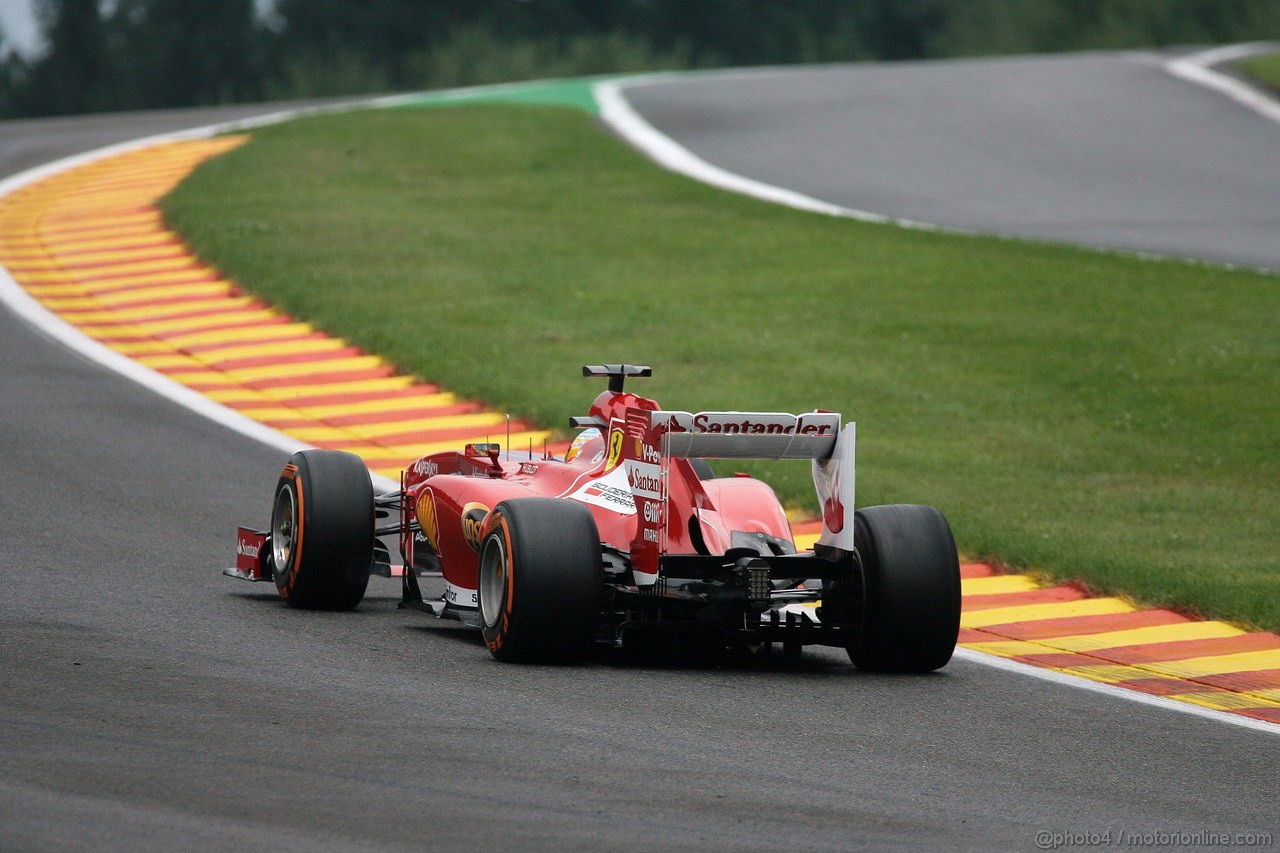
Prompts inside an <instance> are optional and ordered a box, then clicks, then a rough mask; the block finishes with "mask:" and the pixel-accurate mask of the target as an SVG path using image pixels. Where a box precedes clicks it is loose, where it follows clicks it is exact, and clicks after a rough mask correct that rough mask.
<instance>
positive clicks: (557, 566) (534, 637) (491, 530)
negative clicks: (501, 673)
mask: <svg viewBox="0 0 1280 853" xmlns="http://www.w3.org/2000/svg"><path fill="white" fill-rule="evenodd" d="M603 584H604V570H603V568H602V567H601V559H600V534H599V532H598V531H597V530H596V522H595V519H594V518H592V516H591V512H590V511H589V510H588V509H587V508H586V507H585V506H583V505H582V504H578V503H573V502H570V501H566V500H558V499H555V498H520V499H515V500H508V501H503V502H502V503H500V504H498V505H497V506H496V507H494V510H493V512H492V513H490V515H489V517H488V519H487V520H486V522H485V535H484V539H483V541H482V543H481V548H480V573H479V580H478V583H477V584H476V587H477V595H478V598H479V606H480V629H481V632H482V633H483V634H484V641H485V644H486V645H487V646H488V647H489V651H490V653H492V654H493V656H494V657H495V658H497V659H498V660H500V661H507V662H522V663H576V662H578V661H581V660H582V659H583V658H585V657H586V656H587V654H588V653H589V652H590V651H591V648H592V646H593V645H594V644H595V639H596V634H597V631H598V629H599V625H600V610H601V596H602V592H603Z"/></svg>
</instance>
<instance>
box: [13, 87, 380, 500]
mask: <svg viewBox="0 0 1280 853" xmlns="http://www.w3.org/2000/svg"><path fill="white" fill-rule="evenodd" d="M366 103H370V102H365V101H361V102H350V103H345V104H338V105H332V106H323V107H304V108H299V109H293V110H282V111H280V112H274V113H268V114H266V115H261V116H254V117H252V118H247V119H238V120H236V121H226V122H219V123H217V124H208V125H202V126H200V127H193V128H188V129H186V130H179V131H174V132H172V133H161V134H157V135H155V136H147V137H143V138H140V139H134V140H130V141H127V142H121V143H118V144H115V145H108V146H105V147H103V148H98V149H95V150H93V151H87V152H85V153H83V154H76V155H74V156H71V157H64V158H62V159H61V160H55V161H54V162H52V163H47V164H45V165H43V166H36V167H35V168H32V169H27V170H26V171H24V172H20V173H18V174H17V175H14V176H12V177H10V178H7V179H5V180H3V181H0V197H3V196H7V195H9V194H10V193H12V192H14V191H16V190H18V189H19V188H21V187H25V186H27V185H28V184H32V183H35V182H36V181H39V180H43V179H44V178H48V177H51V176H53V175H57V174H60V173H62V172H66V171H69V170H71V169H75V168H78V167H80V166H84V165H87V164H89V163H93V162H95V161H97V160H101V159H103V158H106V157H111V156H113V155H116V154H123V153H125V152H127V151H134V150H137V149H139V148H146V147H149V146H152V145H160V144H163V143H166V142H181V141H185V140H193V139H208V138H209V137H212V136H216V135H217V134H219V133H231V132H234V131H238V130H246V129H249V128H253V127H262V126H264V125H269V124H278V123H279V122H282V121H288V120H289V119H293V118H297V117H299V116H303V115H314V114H319V113H327V112H342V111H347V110H352V109H359V108H362V107H363V106H364V105H365V104H366ZM0 303H3V304H4V305H5V306H7V307H8V308H9V310H11V311H13V313H15V314H17V315H18V316H19V317H21V318H22V319H24V320H26V321H27V322H28V323H30V324H31V325H32V326H34V327H35V328H36V329H37V330H38V331H40V332H42V333H43V334H45V335H46V336H48V337H50V338H52V339H53V340H55V341H58V342H59V343H61V344H63V345H64V346H66V347H68V348H70V349H71V350H73V351H74V352H76V353H79V354H80V355H82V356H84V357H85V358H87V359H88V360H90V361H92V362H94V363H96V364H100V365H102V366H103V367H105V368H107V369H108V370H113V371H115V372H116V373H118V374H120V375H121V376H123V377H124V378H126V379H129V380H132V381H133V382H136V383H138V384H139V385H142V386H143V387H145V388H148V389H150V390H151V391H154V392H155V393H157V394H159V395H160V396H162V397H165V398H167V399H169V400H172V401H173V402H175V403H177V404H178V405H179V406H183V407H184V408H187V409H189V410H191V411H193V412H195V413H196V414H199V415H203V416H204V417H206V418H208V419H209V420H211V421H213V422H215V423H217V424H219V425H221V426H224V427H226V428H227V429H230V430H233V431H234V432H238V433H240V434H241V435H244V436H247V437H249V438H252V439H254V440H256V441H260V442H262V443H263V444H265V445H267V446H268V447H274V448H278V449H279V450H282V451H284V452H285V453H290V454H292V453H295V452H297V451H299V450H304V449H307V448H309V447H311V445H309V444H307V443H305V442H302V441H299V440H298V439H296V438H293V437H292V436H288V435H285V434H284V433H282V432H279V431H278V430H274V429H272V428H271V427H269V426H266V425H265V424H261V423H259V422H258V421H255V420H253V419H252V418H248V417H245V416H244V415H242V414H240V413H239V412H237V411H236V410H235V409H232V408H229V407H227V406H224V405H222V404H221V403H218V402H215V401H213V400H211V399H209V398H208V397H206V396H204V395H203V394H201V393H200V392H198V391H193V390H192V389H190V388H188V387H186V386H185V385H182V384H181V383H178V382H175V381H174V380H172V379H170V378H169V377H167V376H165V375H163V374H161V373H157V372H156V371H154V370H152V369H151V368H149V367H144V366H143V365H141V364H138V363H137V362H136V361H133V360H132V359H130V358H127V357H126V356H123V355H121V354H120V353H118V352H116V351H115V350H113V349H111V348H110V347H107V346H104V345H103V344H100V343H98V342H97V341H95V340H93V339H92V338H90V337H89V336H88V335H86V334H84V333H83V332H81V331H80V330H79V329H77V328H76V327H75V326H73V325H71V324H70V323H68V322H66V321H65V320H63V319H62V318H60V317H58V316H56V315H54V314H53V313H52V312H50V311H49V310H48V309H46V308H45V307H44V306H43V305H41V304H40V303H38V302H37V301H36V300H34V299H32V298H31V295H30V294H28V293H27V292H26V290H24V289H23V288H22V287H21V286H20V285H19V284H18V283H17V282H16V281H15V280H14V278H13V276H12V275H11V274H10V273H9V270H7V269H5V268H4V267H3V266H0ZM370 476H371V477H372V479H373V485H374V488H376V489H378V490H380V491H395V490H397V489H399V488H400V484H399V483H398V482H396V481H394V480H392V479H391V478H389V477H384V476H383V475H381V474H376V473H373V472H370Z"/></svg>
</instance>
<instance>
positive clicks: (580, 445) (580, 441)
mask: <svg viewBox="0 0 1280 853" xmlns="http://www.w3.org/2000/svg"><path fill="white" fill-rule="evenodd" d="M603 453H604V435H603V434H602V433H601V432H600V430H599V429H597V428H596V427H589V428H587V429H584V430H583V431H582V432H580V433H578V436H577V438H575V439H574V440H573V443H572V444H570V445H569V450H568V451H567V452H566V453H565V454H564V461H565V462H572V461H573V460H574V459H577V458H578V457H579V456H581V457H582V458H583V459H584V460H588V461H589V460H592V459H595V457H597V456H601V455H602V454H603ZM584 454H585V455H584ZM597 461H598V460H597Z"/></svg>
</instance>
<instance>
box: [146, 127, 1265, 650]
mask: <svg viewBox="0 0 1280 853" xmlns="http://www.w3.org/2000/svg"><path fill="white" fill-rule="evenodd" d="M163 206H164V210H165V214H166V216H167V218H168V220H169V221H170V223H171V224H172V225H173V227H175V228H176V229H177V230H178V231H179V232H180V233H182V234H183V235H184V236H185V237H186V238H187V239H188V240H189V241H190V242H191V244H192V245H193V246H194V247H195V249H196V251H197V252H198V253H199V254H200V255H201V256H203V257H204V258H206V259H208V260H210V261H212V262H213V263H215V264H217V265H218V266H219V267H220V268H222V269H223V270H225V271H226V272H227V273H229V274H230V275H231V276H232V277H234V278H235V279H236V280H238V281H239V282H241V283H243V284H245V285H247V286H248V287H249V288H250V289H252V290H253V291H255V292H257V293H260V294H261V295H262V296H263V297H264V298H266V299H268V300H270V301H272V302H274V303H276V304H278V305H280V306H281V307H283V308H284V309H285V310H287V311H289V312H291V313H293V314H296V315H298V316H301V317H305V318H307V319H309V320H312V321H315V322H317V323H318V324H319V325H321V326H322V327H324V328H326V329H328V330H329V331H331V332H333V333H335V334H339V335H342V336H344V337H347V338H350V339H351V340H354V341H357V342H359V343H360V344H362V345H363V346H365V347H367V348H369V349H371V350H374V351H376V352H378V353H380V354H383V355H385V356H386V357H388V358H390V359H391V360H393V361H395V362H396V363H398V364H399V365H401V366H402V367H404V368H405V369H407V370H409V371H412V372H414V373H417V374H420V375H422V376H425V377H429V378H431V379H432V380H433V381H438V382H442V383H444V384H446V385H448V386H449V387H451V388H453V389H456V390H457V391H459V392H461V393H463V394H466V395H472V396H474V397H477V398H480V399H483V400H486V401H488V402H489V403H491V404H493V405H496V406H499V407H503V408H505V409H507V410H509V411H511V412H513V413H515V414H519V415H521V416H527V417H530V418H533V419H535V420H537V421H539V422H542V423H544V424H550V425H560V424H563V423H564V422H565V419H566V417H567V416H569V415H573V414H582V413H583V411H582V410H584V409H585V405H586V402H587V400H589V399H590V397H591V396H592V395H594V394H595V393H596V390H597V389H596V387H595V385H593V384H588V383H587V382H586V381H585V380H583V379H582V378H581V377H580V376H579V375H578V367H579V366H580V365H582V364H584V363H587V362H600V361H623V360H625V361H631V362H642V363H648V364H652V365H653V366H654V368H655V377H654V379H652V380H648V385H646V386H645V387H644V389H643V390H644V391H645V392H647V393H649V394H650V395H651V396H654V397H656V398H657V399H658V400H659V401H660V402H662V403H663V404H664V405H665V406H668V407H672V408H688V409H693V410H697V409H717V408H729V409H746V410H749V409H765V410H791V411H799V410H805V409H809V408H812V407H815V406H817V407H822V408H828V409H833V410H837V411H842V412H844V413H845V414H846V416H847V417H852V418H854V419H856V420H857V421H858V425H859V430H858V432H859V439H860V447H859V469H860V471H859V475H860V476H859V484H858V486H859V493H858V497H859V503H860V504H863V505H865V504H875V503H892V502H910V503H931V504H935V505H937V506H939V507H940V508H942V509H943V511H944V512H945V513H946V514H947V516H948V517H949V518H950V520H951V522H952V525H953V527H954V528H955V532H956V535H957V539H958V540H959V542H960V545H961V547H962V549H963V550H964V551H965V552H967V553H968V554H970V555H974V556H988V557H993V558H995V559H997V560H1000V561H1003V562H1004V563H1006V564H1009V565H1011V566H1013V567H1034V568H1036V569H1039V570H1042V571H1045V572H1048V573H1050V574H1052V575H1054V576H1057V577H1062V578H1083V579H1085V580H1087V581H1088V582H1089V583H1091V584H1092V585H1093V586H1095V587H1096V588H1098V589H1099V590H1102V591H1106V592H1123V593H1128V594H1131V595H1134V596H1137V597H1139V598H1140V599H1142V600H1144V601H1146V602H1148V603H1150V604H1155V605H1171V606H1177V607H1183V608H1188V609H1194V610H1196V611H1199V612H1202V613H1205V614H1211V615H1215V616H1220V617H1225V618H1231V619H1235V620H1240V621H1244V622H1248V623H1253V624H1256V625H1260V626H1265V627H1267V628H1270V629H1280V595H1278V594H1277V591H1278V588H1280V561H1278V558H1277V548H1276V545H1277V530H1278V529H1280V523H1278V522H1280V512H1278V508H1280V462H1278V461H1277V460H1280V430H1278V429H1277V424H1280V335H1277V333H1276V319H1277V317H1280V277H1276V276H1269V275H1264V274H1260V273H1256V272H1250V271H1243V270H1228V269H1224V268H1219V267H1213V266H1207V265H1197V264H1187V263H1178V262H1161V261H1149V260H1140V259H1137V258H1133V257H1123V256H1118V255H1112V254H1105V253H1100V252H1093V251H1086V250H1080V249H1074V248H1070V247H1061V246H1052V245H1041V244H1033V243H1025V242H1016V241H1009V240H1001V239H995V238H983V237H962V236H954V235H944V234H937V233H928V232H924V231H911V230H903V229H899V228H895V227H890V226H881V225H872V224H864V223H858V222H852V221H847V220H838V219H830V218H824V217H821V216H816V215H811V214H805V213H800V212H797V211H792V210H788V209H784V208H779V207H775V206H771V205H768V204H765V203H762V202H757V201H754V200H751V199H747V198H743V197H739V196H735V195H732V194H729V193H724V192H720V191H717V190H714V189H711V188H708V187H705V186H702V185H700V184H696V183H694V182H692V181H689V180H687V179H684V178H681V177H678V176H674V175H671V174H668V173H666V172H664V171H662V170H660V169H659V168H657V167H656V166H653V165H651V164H649V163H648V162H646V161H645V160H643V159H642V158H640V157H639V156H637V155H636V154H635V153H634V152H633V151H631V150H630V149H629V148H627V147H626V146H625V145H623V144H621V143H619V142H617V141H616V140H614V139H611V138H609V137H608V136H606V135H604V134H602V133H600V132H599V130H598V129H597V128H596V127H594V126H593V124H592V120H591V119H590V117H588V116H586V115H584V114H583V113H581V112H579V111H576V110H572V109H563V108H550V107H538V108H531V107H518V106H492V105H482V106H464V107H458V108H456V109H450V110H387V111H381V112H369V113H360V114H354V115H344V116H327V117H318V118H311V119H306V120H300V121H295V122H291V123H289V124H285V125H281V126H277V127H271V128H266V129H262V130H258V131H255V134H254V138H253V140H252V141H251V142H250V143H249V144H248V145H247V146H245V147H243V148H241V149H239V150H237V151H234V152H232V153H230V154H228V155H226V156H224V157H221V158H219V159H217V160H214V161H211V162H209V163H207V164H205V165H204V166H202V167H201V168H200V169H199V170H198V171H197V172H196V174H195V175H193V176H192V177H191V178H190V179H188V180H187V181H186V182H184V183H183V184H182V185H181V186H180V187H179V188H178V189H177V190H176V191H175V192H174V193H173V194H172V195H170V196H169V197H168V198H167V199H166V200H165V201H164V203H163ZM636 390H641V389H639V388H637V389H636ZM759 472H760V473H761V474H762V475H764V476H766V477H767V478H768V479H769V480H770V482H772V483H773V485H774V487H775V489H776V490H777V491H778V492H779V494H780V496H781V497H782V498H783V499H784V500H785V501H787V502H789V503H794V504H802V505H805V506H808V505H810V504H812V503H813V497H812V491H811V489H812V486H811V484H810V482H809V478H808V473H807V470H806V469H805V468H804V467H803V466H800V465H793V464H789V463H788V464H781V465H779V464H773V465H768V466H762V467H761V468H760V469H759Z"/></svg>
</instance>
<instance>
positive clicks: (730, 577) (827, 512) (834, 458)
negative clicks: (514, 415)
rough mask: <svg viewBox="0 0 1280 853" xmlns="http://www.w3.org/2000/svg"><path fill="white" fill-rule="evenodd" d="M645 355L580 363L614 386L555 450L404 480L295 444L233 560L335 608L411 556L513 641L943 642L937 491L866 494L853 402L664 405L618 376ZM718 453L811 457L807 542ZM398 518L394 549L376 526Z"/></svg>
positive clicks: (875, 652)
mask: <svg viewBox="0 0 1280 853" xmlns="http://www.w3.org/2000/svg"><path fill="white" fill-rule="evenodd" d="M651 373H652V371H651V370H650V369H649V368H648V367H640V366H635V365H627V364H607V365H596V366H588V367H585V368H583V375H585V376H596V377H607V378H608V380H609V388H608V390H607V391H604V392H603V393H601V394H600V395H599V396H598V397H596V399H595V401H594V402H593V403H592V404H591V407H590V410H589V411H588V413H587V415H586V416H585V417H575V418H572V419H571V421H570V424H571V426H572V427H574V428H576V429H580V430H582V432H581V433H579V435H578V436H577V438H576V440H575V441H574V442H573V444H572V446H571V447H570V448H569V450H568V452H567V453H566V454H565V456H564V457H563V458H557V457H552V456H551V455H549V454H547V453H543V454H541V455H536V456H535V455H534V454H533V453H532V452H531V453H527V454H526V453H516V452H512V451H511V450H510V449H507V450H506V451H505V452H504V451H503V450H502V449H501V448H500V447H499V446H498V445H497V444H469V445H467V446H466V447H465V448H464V449H462V450H460V451H453V452H446V453H434V454H431V455H429V456H424V457H422V458H421V459H417V460H415V461H413V462H412V463H411V464H410V465H409V466H408V468H407V470H405V472H404V473H403V475H402V477H401V481H402V487H401V489H400V490H399V491H396V492H391V493H388V494H382V495H375V494H374V492H373V488H372V486H371V483H370V478H369V473H368V471H367V470H366V469H365V467H364V465H363V463H362V462H361V460H360V459H359V457H357V456H354V455H352V454H349V453H343V452H340V451H332V450H304V451H302V452H300V453H296V454H294V456H293V457H292V458H291V459H290V460H289V462H288V464H287V465H285V466H284V470H283V471H282V472H281V474H280V480H279V482H278V484H277V486H276V491H275V499H274V503H273V509H272V513H271V527H270V529H269V530H267V531H258V530H252V529H249V528H243V527H242V528H240V531H239V538H238V545H237V549H236V550H237V555H238V556H237V566H236V568H234V569H227V570H226V573H227V574H229V575H232V576H234V577H239V578H244V579H246V580H252V581H274V582H275V584H276V587H277V588H278V589H279V591H280V595H281V597H283V598H284V599H285V601H287V602H288V603H289V604H290V605H292V606H295V607H302V608H315V609H332V610H345V609H350V608H353V607H355V606H356V605H357V604H359V602H360V600H361V598H362V597H363V596H364V593H365V588H366V586H367V584H368V582H369V576H370V574H379V575H382V576H384V577H399V578H400V579H401V584H402V591H403V599H402V602H401V607H406V608H416V609H419V610H424V611H427V612H429V613H432V614H434V615H435V616H437V617H440V618H445V619H457V620H460V621H462V622H464V623H466V624H468V625H474V626H476V627H478V628H479V629H480V630H481V632H482V633H483V635H484V639H485V642H486V643H487V645H488V647H489V651H490V652H491V653H492V654H493V656H494V657H496V658H497V659H499V660H503V661H573V660H579V659H581V658H583V657H584V656H585V655H586V654H587V653H588V652H589V651H590V650H591V649H592V648H593V647H594V646H595V645H597V644H605V645H608V646H615V647H623V648H626V647H631V646H636V645H644V644H648V643H652V642H654V641H657V642H659V643H673V642H674V643H684V642H696V643H705V644H709V645H714V646H715V647H718V648H734V647H745V648H751V649H757V650H758V649H760V648H761V647H764V648H770V647H771V645H770V644H773V643H779V644H781V645H782V647H783V649H785V650H786V651H788V652H791V653H795V652H798V651H799V650H800V648H801V647H802V646H803V645H806V644H820V645H827V646H838V647H842V648H845V649H847V650H848V653H849V656H850V658H851V659H852V660H853V662H854V664H856V665H857V666H859V667H861V668H864V669H871V670H881V671H898V672H925V671H929V670H933V669H937V668H939V667H941V666H943V665H944V664H946V663H947V661H948V660H949V659H950V657H951V654H952V651H953V650H954V648H955V644H956V636H957V634H958V633H959V626H960V572H959V565H958V561H957V559H956V549H955V542H954V540H953V539H952V535H951V530H950V528H949V527H948V525H947V522H946V519H945V518H943V516H942V514H941V513H940V512H939V511H938V510H936V509H934V508H933V507H927V506H915V505H897V506H876V507H867V508H864V509H861V510H857V511H856V512H855V511H854V504H853V484H854V425H853V424H848V425H844V426H843V427H842V425H841V418H840V415H838V414H835V413H830V412H822V411H815V412H809V413H806V414H801V415H792V414H786V413H779V412H698V413H689V412H677V411H664V410H663V409H662V408H661V407H659V405H658V404H657V403H656V402H654V401H653V400H649V399H646V398H644V397H639V396H637V395H635V394H633V393H630V392H627V391H624V390H623V383H624V381H625V380H626V379H627V378H630V377H641V376H649V375H651ZM708 458H714V459H810V460H812V465H813V478H814V485H815V489H816V492H817V495H818V499H819V503H820V505H821V510H822V519H823V531H822V535H821V537H820V538H819V540H818V542H817V544H816V545H815V546H814V548H813V550H811V551H807V552H806V553H802V554H800V553H796V548H795V545H794V543H793V540H792V537H791V530H790V526H789V525H788V522H787V518H786V515H785V514H784V512H783V509H782V506H781V505H780V504H779V503H778V500H777V498H776V497H775V496H774V493H773V491H772V489H770V488H769V486H768V485H766V484H765V483H763V482H761V481H760V480H756V479H752V478H750V477H746V476H743V475H737V476H733V477H714V476H711V472H710V470H709V466H708V465H707V463H706V462H705V461H703V460H705V459H708ZM392 518H394V520H391V519H392ZM380 519H381V520H382V521H381V522H380V521H379V520H380ZM393 536H394V537H396V538H397V539H398V542H399V551H400V554H399V558H398V559H393V558H392V556H391V553H390V549H389V548H387V547H385V546H384V545H383V544H382V542H381V541H380V537H388V538H390V537H393ZM423 577H438V578H442V579H443V581H444V593H443V595H441V596H440V597H438V598H424V596H423V594H422V591H421V585H420V583H419V578H423Z"/></svg>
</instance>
